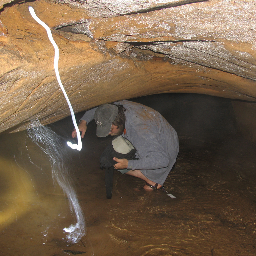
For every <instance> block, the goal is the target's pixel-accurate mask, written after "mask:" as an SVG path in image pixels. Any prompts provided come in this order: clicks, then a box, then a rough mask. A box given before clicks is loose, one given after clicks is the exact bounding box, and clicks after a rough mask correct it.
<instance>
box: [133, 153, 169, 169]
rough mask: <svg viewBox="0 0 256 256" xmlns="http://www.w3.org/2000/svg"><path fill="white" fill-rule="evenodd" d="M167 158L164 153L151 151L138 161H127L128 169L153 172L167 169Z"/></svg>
mask: <svg viewBox="0 0 256 256" xmlns="http://www.w3.org/2000/svg"><path fill="white" fill-rule="evenodd" d="M168 164H169V158H168V156H167V155H166V154H165V153H164V152H161V151H160V152H158V151H151V152H148V153H147V154H146V155H145V156H144V157H142V158H139V159H138V160H129V161H128V169H131V170H154V169H159V168H164V167H167V166H168Z"/></svg>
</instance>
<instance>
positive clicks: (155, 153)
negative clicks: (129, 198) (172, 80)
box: [72, 100, 179, 190]
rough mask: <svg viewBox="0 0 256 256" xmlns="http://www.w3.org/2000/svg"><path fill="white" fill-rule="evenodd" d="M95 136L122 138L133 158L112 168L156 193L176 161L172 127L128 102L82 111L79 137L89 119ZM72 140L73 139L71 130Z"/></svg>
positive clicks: (150, 110)
mask: <svg viewBox="0 0 256 256" xmlns="http://www.w3.org/2000/svg"><path fill="white" fill-rule="evenodd" d="M93 119H94V120H95V122H96V124H97V128H96V135H97V136H98V137H106V136H108V135H110V136H117V135H121V136H122V137H124V138H125V139H128V140H129V141H130V142H131V143H132V145H133V146H134V147H135V149H136V159H135V160H127V159H118V158H114V161H115V162H116V164H115V165H114V168H115V169H116V170H118V171H120V172H121V173H123V174H124V173H125V174H128V175H132V176H135V177H137V178H140V179H142V180H144V181H145V182H146V184H145V186H144V189H145V190H156V189H160V188H162V187H163V184H164V182H165V180H166V178H167V176H168V174H169V172H170V171H171V169H172V168H173V165H174V164H175V162H176V158H177V155H178V152H179V140H178V136H177V133H176V131H175V130H174V128H173V127H172V126H171V125H170V124H169V123H168V122H167V121H166V119H165V118H164V117H163V116H162V115H161V114H160V113H159V112H157V111H155V110H153V109H151V108H149V107H146V106H144V105H142V104H139V103H135V102H131V101H127V100H124V101H119V102H115V103H114V104H104V105H101V106H99V107H96V108H93V109H90V110H88V111H86V112H85V114H84V115H83V117H82V118H81V120H80V123H79V125H78V128H79V131H80V132H81V137H82V138H83V137H84V135H85V132H86V130H87V125H88V124H89V122H91V121H92V120H93ZM72 137H73V138H75V137H76V131H75V130H73V132H72Z"/></svg>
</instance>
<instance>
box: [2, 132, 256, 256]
mask: <svg viewBox="0 0 256 256" xmlns="http://www.w3.org/2000/svg"><path fill="white" fill-rule="evenodd" d="M92 130H93V128H91V131H90V129H89V130H88V136H87V137H86V138H85V139H84V142H83V145H84V147H83V149H82V151H81V152H79V153H78V152H75V151H72V150H71V151H70V154H69V156H67V158H70V159H71V161H69V164H68V168H69V170H70V177H71V178H72V180H73V186H74V188H75V190H76V192H77V196H78V200H79V202H80V206H81V208H82V210H83V213H84V217H85V222H86V228H87V233H86V235H85V236H84V237H83V238H82V239H81V241H79V242H78V243H76V244H70V243H68V242H67V241H66V238H65V234H64V232H63V228H64V227H67V226H69V225H70V224H72V223H75V216H74V213H71V212H70V210H69V205H68V200H67V197H66V196H65V195H64V194H63V192H62V190H61V189H60V188H59V187H58V184H56V183H53V181H52V178H51V166H50V164H49V162H48V160H47V157H45V156H44V154H43V153H42V152H41V150H39V148H38V147H37V146H35V145H34V144H33V143H32V142H31V141H30V140H29V139H28V138H27V135H26V132H21V133H16V134H11V135H2V136H1V141H2V144H1V150H0V152H1V157H2V158H6V159H8V163H10V165H11V166H12V167H11V168H10V170H9V171H8V172H10V173H13V176H12V177H11V176H10V177H9V176H8V175H7V174H6V171H3V168H7V167H6V166H5V165H1V166H2V175H3V176H4V178H3V177H2V179H1V182H0V187H1V192H0V193H1V194H0V200H1V202H2V203H1V208H0V210H1V212H0V238H1V239H0V248H1V250H0V255H4V256H14V255H15V256H19V255H26V256H27V255H37V256H41V255H42V256H44V255H45V256H46V255H47V256H61V255H123V256H125V255H127V256H128V255H129V256H130V255H210V256H217V255H221V256H223V255H230V256H231V255H232V256H234V255H256V243H255V238H256V219H255V216H256V215H255V214H256V197H255V196H256V188H255V182H256V175H255V165H256V158H255V153H256V148H255V146H254V145H252V144H250V143H249V142H247V141H245V140H243V139H242V138H239V137H230V138H227V139H226V140H222V141H219V142H214V143H209V142H205V141H199V140H196V139H194V140H192V138H189V137H186V136H183V137H182V136H181V137H180V153H179V156H178V159H177V163H176V165H175V168H174V169H173V171H172V172H171V173H170V175H169V176H168V178H167V180H166V183H165V187H166V190H167V191H168V192H169V193H171V194H173V195H174V196H175V197H176V198H175V199H172V198H170V197H168V196H167V195H166V193H164V192H163V191H156V192H146V191H143V190H142V187H143V185H144V183H143V182H142V181H140V180H138V179H136V178H134V177H131V176H128V175H122V174H119V173H115V175H114V188H113V197H112V199H106V194H105V187H104V173H103V171H102V170H100V169H99V167H98V158H99V156H100V152H101V151H102V150H103V148H104V147H105V146H106V144H107V143H108V142H109V140H108V139H105V140H100V139H98V138H96V136H95V134H94V135H93V132H92ZM94 133H95V131H94ZM90 134H91V135H90ZM7 142H8V143H7ZM6 165H7V164H6ZM13 166H18V167H19V168H22V169H24V170H25V175H28V176H29V179H27V180H28V181H27V183H26V182H25V179H24V180H23V178H22V177H16V176H17V175H16V174H17V173H16V174H15V170H14V168H13ZM3 173H5V174H3ZM4 181H6V182H4ZM29 181H31V182H32V183H33V185H32V186H31V187H32V189H31V191H30V192H29V191H27V192H26V193H25V192H24V197H25V199H24V198H23V203H19V202H18V201H17V195H15V193H19V191H22V189H21V190H19V188H18V186H22V185H23V186H24V188H23V190H24V189H25V190H26V188H27V187H29V186H30V185H28V183H29ZM12 183H14V184H16V187H17V189H16V192H15V186H14V187H13V186H12ZM24 184H25V185H24ZM26 184H27V185H26ZM26 198H28V199H26ZM15 200H16V201H15ZM26 200H28V201H29V202H26ZM10 204H12V205H16V208H14V209H13V211H15V214H12V215H13V218H12V219H10V218H11V217H10V218H9V220H8V221H6V220H5V219H4V217H3V216H4V214H5V213H8V211H11V209H12V207H11V206H10ZM1 214H2V215H1ZM9 214H10V216H11V213H9Z"/></svg>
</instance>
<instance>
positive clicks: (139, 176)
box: [126, 170, 162, 191]
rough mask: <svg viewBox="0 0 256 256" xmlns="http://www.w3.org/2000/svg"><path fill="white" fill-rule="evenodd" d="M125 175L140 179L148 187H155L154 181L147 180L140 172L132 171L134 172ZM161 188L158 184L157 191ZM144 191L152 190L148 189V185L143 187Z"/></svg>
mask: <svg viewBox="0 0 256 256" xmlns="http://www.w3.org/2000/svg"><path fill="white" fill-rule="evenodd" d="M126 174H129V175H131V176H134V177H137V178H140V179H142V180H144V181H146V183H148V184H149V185H152V186H155V184H156V183H155V182H154V181H152V180H149V179H148V178H147V177H146V176H145V175H144V174H143V173H142V172H141V171H140V170H134V171H132V170H130V171H128V172H126ZM161 187H162V185H160V184H158V186H157V189H159V188H161ZM144 189H145V190H148V191H152V190H153V188H151V187H149V186H148V185H145V186H144Z"/></svg>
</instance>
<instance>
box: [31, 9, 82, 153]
mask: <svg viewBox="0 0 256 256" xmlns="http://www.w3.org/2000/svg"><path fill="white" fill-rule="evenodd" d="M28 9H29V12H30V14H31V16H32V17H33V18H34V19H35V20H36V21H37V22H38V23H39V24H40V25H41V26H43V27H44V28H45V30H46V32H47V35H48V38H49V40H50V42H51V43H52V45H53V47H54V49H55V56H54V70H55V74H56V78H57V81H58V83H59V85H60V88H61V90H62V92H63V94H64V96H65V99H66V101H67V103H68V106H69V110H70V113H71V117H72V121H73V124H74V126H75V129H76V134H77V140H78V144H73V143H71V142H70V141H68V142H67V144H68V146H69V147H71V148H72V149H77V150H79V151H80V150H81V149H82V139H81V135H80V132H79V129H78V126H77V123H76V118H75V114H74V110H73V108H72V105H71V103H70V100H69V98H68V95H67V93H66V91H65V89H64V86H63V84H62V82H61V79H60V74H59V69H58V62H59V56H60V53H59V48H58V46H57V44H56V43H55V41H54V39H53V36H52V32H51V29H50V28H49V27H48V26H47V25H46V24H45V23H44V22H43V21H42V20H40V19H39V18H38V17H37V16H36V14H35V11H34V9H33V7H31V6H29V7H28Z"/></svg>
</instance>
